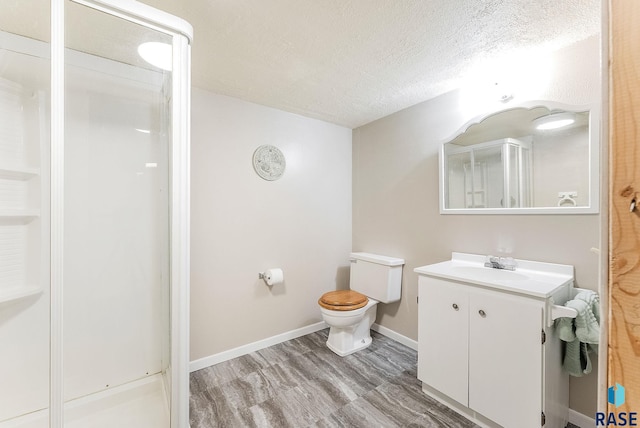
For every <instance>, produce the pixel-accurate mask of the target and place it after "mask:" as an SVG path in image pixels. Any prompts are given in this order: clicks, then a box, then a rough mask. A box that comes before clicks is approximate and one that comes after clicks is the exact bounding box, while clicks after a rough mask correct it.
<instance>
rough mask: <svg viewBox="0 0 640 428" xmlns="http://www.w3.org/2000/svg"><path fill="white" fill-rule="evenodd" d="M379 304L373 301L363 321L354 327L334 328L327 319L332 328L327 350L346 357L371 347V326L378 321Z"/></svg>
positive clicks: (326, 320) (326, 319)
mask: <svg viewBox="0 0 640 428" xmlns="http://www.w3.org/2000/svg"><path fill="white" fill-rule="evenodd" d="M377 304H378V302H376V301H375V300H371V301H370V303H369V305H368V307H367V309H366V311H365V313H364V314H363V316H362V319H360V320H359V321H358V322H356V323H355V324H353V325H349V326H344V325H342V326H332V325H331V323H330V322H329V319H328V318H327V317H325V322H327V324H328V325H329V327H330V329H329V338H328V339H327V348H329V349H331V350H332V351H333V352H334V353H336V354H338V355H339V356H341V357H344V356H346V355H349V354H353V353H354V352H357V351H361V350H363V349H365V348H367V347H368V346H369V345H371V341H372V339H371V326H372V325H373V322H374V321H375V320H376V306H377Z"/></svg>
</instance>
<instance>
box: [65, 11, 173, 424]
mask: <svg viewBox="0 0 640 428" xmlns="http://www.w3.org/2000/svg"><path fill="white" fill-rule="evenodd" d="M65 9H66V11H65V13H66V22H67V25H66V33H65V37H66V46H67V49H66V53H65V122H64V123H65V138H64V183H65V184H64V391H65V403H66V405H65V415H64V420H65V427H78V428H80V427H87V426H96V427H98V426H118V427H123V428H126V427H129V426H131V427H136V428H140V427H149V428H162V427H167V428H168V427H169V421H170V413H169V408H168V406H167V405H166V403H168V402H170V399H169V397H168V393H169V391H168V389H167V388H168V387H169V385H170V381H169V380H168V379H167V376H168V374H167V369H168V367H169V364H170V318H169V316H170V297H169V296H170V289H169V284H170V282H169V240H170V237H169V233H170V226H169V210H170V207H169V199H170V191H171V189H170V187H169V168H170V165H169V159H170V156H169V150H170V148H171V128H172V127H171V119H172V116H171V111H172V108H171V107H172V106H171V88H172V72H171V71H170V68H171V62H172V37H171V36H170V35H168V34H165V33H162V32H158V31H155V30H153V29H150V28H147V27H144V26H141V25H138V24H135V23H132V22H129V21H127V20H124V19H120V18H118V17H116V16H113V15H110V14H107V13H104V12H101V11H98V10H96V9H93V8H90V7H87V6H84V5H79V4H77V3H75V2H72V1H67V2H66V5H65ZM149 43H151V44H149ZM140 46H143V47H140ZM144 46H147V47H149V46H151V47H155V48H156V49H158V51H157V52H158V55H160V56H159V57H158V58H156V59H157V60H158V61H163V60H164V61H165V62H163V63H156V65H154V64H152V63H150V62H147V61H146V60H145V59H143V58H142V57H141V55H140V52H144V49H145V48H144ZM162 55H164V57H163V56H162ZM150 60H151V61H154V60H153V59H150ZM90 407H92V408H98V409H100V411H99V412H91V413H87V412H86V409H87V408H90Z"/></svg>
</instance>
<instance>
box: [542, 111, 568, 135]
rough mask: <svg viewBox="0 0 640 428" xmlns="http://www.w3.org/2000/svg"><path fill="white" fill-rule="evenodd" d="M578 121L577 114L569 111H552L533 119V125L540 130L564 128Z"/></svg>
mask: <svg viewBox="0 0 640 428" xmlns="http://www.w3.org/2000/svg"><path fill="white" fill-rule="evenodd" d="M575 121H576V118H575V115H574V114H573V113H569V112H562V113H552V114H549V115H547V116H542V117H539V118H537V119H534V120H533V126H534V127H535V128H536V129H537V130H538V131H549V130H552V129H559V128H564V127H565V126H569V125H571V124H573V123H574V122H575Z"/></svg>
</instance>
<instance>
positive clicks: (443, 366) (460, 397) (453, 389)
mask: <svg viewBox="0 0 640 428" xmlns="http://www.w3.org/2000/svg"><path fill="white" fill-rule="evenodd" d="M418 281H419V287H418V297H419V298H418V343H419V352H418V379H420V380H421V381H422V382H424V383H426V384H427V385H429V386H431V387H432V388H435V389H437V390H439V391H440V392H442V393H443V394H446V395H447V396H449V397H451V398H453V399H454V400H456V401H458V402H459V403H461V404H463V405H465V406H467V402H468V390H469V389H468V388H469V383H468V382H469V370H468V361H467V356H468V351H469V336H468V327H469V292H468V291H467V290H468V288H467V287H465V286H462V285H459V284H457V283H454V282H450V281H443V280H440V279H436V278H428V277H422V276H421V277H420V278H419V280H418Z"/></svg>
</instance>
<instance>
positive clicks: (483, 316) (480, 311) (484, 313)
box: [478, 309, 487, 318]
mask: <svg viewBox="0 0 640 428" xmlns="http://www.w3.org/2000/svg"><path fill="white" fill-rule="evenodd" d="M478 313H479V314H480V316H481V317H482V318H485V317H486V316H487V313H486V312H485V311H483V310H482V309H480V310H479V311H478Z"/></svg>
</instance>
